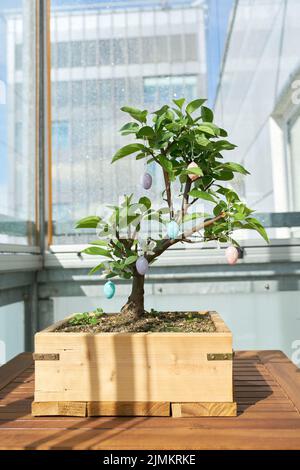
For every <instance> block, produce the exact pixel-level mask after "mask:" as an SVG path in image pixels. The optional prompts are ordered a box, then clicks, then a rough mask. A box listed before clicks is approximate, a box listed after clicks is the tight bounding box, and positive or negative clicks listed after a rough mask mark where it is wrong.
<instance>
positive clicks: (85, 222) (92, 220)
mask: <svg viewBox="0 0 300 470" xmlns="http://www.w3.org/2000/svg"><path fill="white" fill-rule="evenodd" d="M99 222H101V218H100V217H98V216H97V215H90V216H88V217H84V218H83V219H80V220H78V222H76V225H75V228H97V226H98V224H99Z"/></svg>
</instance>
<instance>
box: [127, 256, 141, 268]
mask: <svg viewBox="0 0 300 470" xmlns="http://www.w3.org/2000/svg"><path fill="white" fill-rule="evenodd" d="M137 259H138V255H132V256H128V258H126V260H125V266H128V265H129V264H133V263H135V262H136V260H137Z"/></svg>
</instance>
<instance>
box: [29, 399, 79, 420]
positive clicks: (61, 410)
mask: <svg viewBox="0 0 300 470" xmlns="http://www.w3.org/2000/svg"><path fill="white" fill-rule="evenodd" d="M31 412H32V415H33V416H83V417H85V416H86V402H79V401H76V402H75V401H73V402H72V401H70V402H67V401H64V402H59V401H55V402H51V401H49V402H36V401H34V402H33V403H32V408H31Z"/></svg>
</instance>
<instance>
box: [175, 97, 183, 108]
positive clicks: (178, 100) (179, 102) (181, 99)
mask: <svg viewBox="0 0 300 470" xmlns="http://www.w3.org/2000/svg"><path fill="white" fill-rule="evenodd" d="M184 102H185V98H178V99H177V100H173V103H174V104H176V106H178V108H179V109H182V106H183V105H184Z"/></svg>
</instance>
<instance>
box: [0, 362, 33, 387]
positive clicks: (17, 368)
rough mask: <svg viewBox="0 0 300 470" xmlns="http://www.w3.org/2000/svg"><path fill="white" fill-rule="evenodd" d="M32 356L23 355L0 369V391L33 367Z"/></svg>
mask: <svg viewBox="0 0 300 470" xmlns="http://www.w3.org/2000/svg"><path fill="white" fill-rule="evenodd" d="M32 362H33V361H32V354H31V353H22V354H19V355H18V356H16V357H14V358H13V359H11V360H10V361H9V362H7V363H6V364H4V365H3V366H2V367H0V390H1V389H3V388H4V387H5V386H6V385H7V384H9V383H10V382H12V381H13V380H14V379H15V378H16V377H17V376H18V375H19V374H20V373H21V372H23V371H24V370H26V369H27V368H28V367H30V366H31V365H32Z"/></svg>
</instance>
